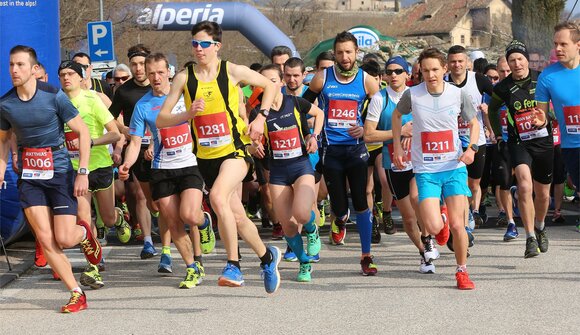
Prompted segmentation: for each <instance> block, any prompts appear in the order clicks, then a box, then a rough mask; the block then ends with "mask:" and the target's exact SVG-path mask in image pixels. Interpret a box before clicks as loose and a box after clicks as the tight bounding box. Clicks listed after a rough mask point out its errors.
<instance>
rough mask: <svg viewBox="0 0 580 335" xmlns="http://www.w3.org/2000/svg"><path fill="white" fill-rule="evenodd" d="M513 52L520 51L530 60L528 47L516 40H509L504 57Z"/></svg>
mask: <svg viewBox="0 0 580 335" xmlns="http://www.w3.org/2000/svg"><path fill="white" fill-rule="evenodd" d="M514 52H518V53H521V54H522V55H524V57H526V59H527V60H530V54H529V53H528V48H527V47H526V45H525V44H524V43H523V42H520V41H518V40H513V41H511V42H510V44H508V46H507V47H506V48H505V58H506V59H507V58H509V56H510V55H511V54H513V53H514Z"/></svg>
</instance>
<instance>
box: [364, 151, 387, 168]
mask: <svg viewBox="0 0 580 335" xmlns="http://www.w3.org/2000/svg"><path fill="white" fill-rule="evenodd" d="M382 152H383V147H380V148H378V149H375V150H373V151H369V160H368V161H367V165H368V166H375V163H376V161H377V157H379V155H380V154H381V153H382Z"/></svg>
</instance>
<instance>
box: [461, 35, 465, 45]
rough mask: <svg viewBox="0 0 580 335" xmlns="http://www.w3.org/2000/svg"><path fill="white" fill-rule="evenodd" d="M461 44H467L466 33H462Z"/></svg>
mask: <svg viewBox="0 0 580 335" xmlns="http://www.w3.org/2000/svg"><path fill="white" fill-rule="evenodd" d="M461 44H465V35H461Z"/></svg>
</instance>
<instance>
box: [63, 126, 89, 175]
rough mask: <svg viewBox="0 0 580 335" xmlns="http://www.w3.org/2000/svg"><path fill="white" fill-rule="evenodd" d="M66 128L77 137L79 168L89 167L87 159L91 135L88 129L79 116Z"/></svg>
mask: <svg viewBox="0 0 580 335" xmlns="http://www.w3.org/2000/svg"><path fill="white" fill-rule="evenodd" d="M66 124H67V126H69V128H70V129H71V130H72V131H74V132H75V133H77V134H78V135H79V167H81V168H88V167H89V157H90V155H91V135H90V133H89V128H87V125H86V124H85V122H84V121H83V119H82V118H81V116H80V115H77V116H75V117H74V118H72V119H71V120H70V121H68V122H67V123H66Z"/></svg>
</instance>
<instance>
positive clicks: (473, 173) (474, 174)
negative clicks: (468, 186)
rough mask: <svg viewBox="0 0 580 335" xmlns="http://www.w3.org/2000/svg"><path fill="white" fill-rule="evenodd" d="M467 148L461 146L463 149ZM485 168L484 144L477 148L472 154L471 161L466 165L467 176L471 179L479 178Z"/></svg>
mask: <svg viewBox="0 0 580 335" xmlns="http://www.w3.org/2000/svg"><path fill="white" fill-rule="evenodd" d="M465 150H467V148H463V151H465ZM484 169H485V145H482V146H480V147H479V150H478V151H477V153H475V155H474V156H473V163H471V164H469V165H468V166H467V176H468V177H469V178H471V179H481V177H482V176H483V170H484Z"/></svg>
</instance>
